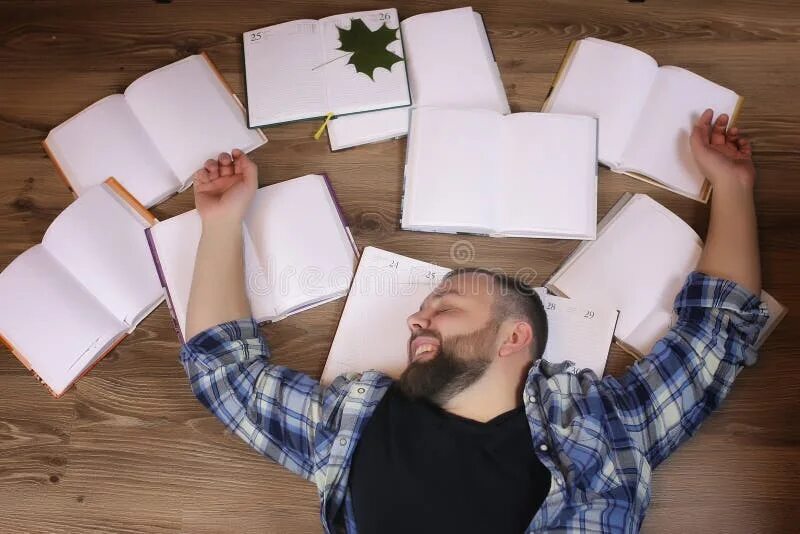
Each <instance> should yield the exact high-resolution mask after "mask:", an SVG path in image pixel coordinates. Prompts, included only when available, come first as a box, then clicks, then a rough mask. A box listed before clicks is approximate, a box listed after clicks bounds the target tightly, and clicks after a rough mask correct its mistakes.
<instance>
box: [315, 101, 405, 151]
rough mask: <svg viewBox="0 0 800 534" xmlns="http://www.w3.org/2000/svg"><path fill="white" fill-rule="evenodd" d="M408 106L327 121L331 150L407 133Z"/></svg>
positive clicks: (355, 114)
mask: <svg viewBox="0 0 800 534" xmlns="http://www.w3.org/2000/svg"><path fill="white" fill-rule="evenodd" d="M409 120H410V109H409V108H408V107H402V108H393V109H381V110H379V111H370V112H368V113H354V114H352V115H343V116H341V117H337V118H336V119H333V120H331V121H330V122H329V123H328V128H327V130H328V139H329V140H330V144H331V150H342V149H344V148H350V147H353V146H358V145H363V144H365V143H372V142H375V141H383V140H386V139H391V138H393V137H402V136H404V135H406V134H407V133H408V122H409Z"/></svg>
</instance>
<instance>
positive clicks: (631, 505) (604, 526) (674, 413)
mask: <svg viewBox="0 0 800 534" xmlns="http://www.w3.org/2000/svg"><path fill="white" fill-rule="evenodd" d="M675 311H676V314H677V320H676V321H675V324H674V326H672V328H671V329H670V330H669V331H668V332H667V334H666V335H665V336H664V337H663V338H662V339H661V340H660V341H658V343H656V345H655V346H654V347H653V350H652V352H651V353H650V354H649V355H648V356H646V357H645V358H643V359H642V360H640V361H638V362H636V363H635V364H634V365H633V366H632V367H631V368H630V370H629V371H628V372H626V373H625V375H624V376H622V377H621V378H619V379H617V378H614V377H611V376H606V377H605V378H602V379H599V378H598V377H597V376H596V375H595V374H594V373H593V372H591V371H589V370H585V371H578V370H576V369H575V368H574V366H573V365H571V364H570V363H569V362H566V363H563V364H557V365H555V364H549V363H548V362H545V361H541V360H540V361H537V362H535V363H534V365H533V366H532V368H531V370H530V373H529V374H528V377H527V381H526V384H525V387H524V398H523V402H524V404H525V410H526V413H527V416H528V420H529V422H530V428H531V434H532V436H533V444H534V447H535V449H536V453H537V455H538V456H539V459H540V460H541V461H542V463H543V464H544V465H545V466H547V468H548V469H549V470H550V473H551V475H552V484H551V489H550V492H549V494H548V495H547V498H546V499H545V501H544V503H543V504H542V506H541V507H540V509H539V510H538V512H537V513H536V515H535V516H534V518H533V520H532V522H531V524H530V526H529V528H528V530H527V531H528V532H603V533H607V532H637V531H638V529H639V526H640V525H641V522H642V520H643V518H644V514H645V511H646V509H647V507H648V504H649V503H650V480H651V471H652V469H654V468H655V467H656V466H658V464H660V463H661V462H662V461H664V459H666V458H667V456H669V455H670V453H672V451H674V450H675V449H676V448H677V447H678V446H679V445H680V444H681V443H682V442H683V441H685V440H686V439H687V438H688V437H689V436H691V435H692V434H694V433H695V432H696V431H697V429H698V428H699V426H700V424H701V423H702V422H703V420H704V419H705V418H706V417H707V416H708V415H709V414H710V413H711V412H712V411H713V410H714V409H715V408H717V406H719V404H720V402H721V401H722V400H723V399H724V398H725V396H726V395H727V394H728V392H729V391H730V388H731V385H732V384H733V381H734V378H735V377H736V375H737V374H738V373H739V371H740V370H741V369H742V368H743V367H744V366H746V365H752V364H753V363H755V360H756V350H755V348H754V343H755V341H756V338H757V337H758V334H759V331H760V329H761V327H762V326H763V324H764V322H765V321H766V316H767V312H766V307H765V306H764V305H761V304H760V301H759V299H758V298H757V297H756V296H754V295H752V294H751V293H749V292H748V291H747V290H745V289H744V288H743V287H741V286H739V285H737V284H735V283H734V282H731V281H729V280H722V279H718V278H713V277H710V276H707V275H705V274H702V273H697V272H695V273H692V274H691V275H690V276H689V277H688V279H687V281H686V283H685V285H684V286H683V288H682V290H681V291H680V293H679V294H678V296H677V297H676V299H675ZM269 360H270V355H269V350H268V348H267V344H266V341H265V340H264V338H263V337H262V336H261V334H260V332H259V329H258V325H257V324H256V322H254V321H253V320H252V319H251V320H240V321H233V322H229V323H224V324H221V325H218V326H215V327H213V328H210V329H209V330H206V331H205V332H202V333H200V334H198V335H197V336H195V337H194V338H192V339H191V340H189V342H188V343H186V344H185V345H184V346H183V348H182V350H181V363H182V364H183V366H184V367H185V369H186V372H187V373H188V375H189V378H190V380H191V387H192V390H193V391H194V394H195V395H196V396H197V398H198V399H199V400H200V401H201V402H202V403H203V404H204V405H205V406H206V407H207V408H208V409H209V410H210V411H211V412H212V413H213V414H214V415H216V416H217V417H218V418H219V419H220V420H221V421H222V423H223V424H225V426H227V427H228V428H229V429H230V430H231V431H232V432H233V433H234V434H236V435H237V436H239V437H240V438H242V439H243V440H244V441H246V442H247V443H248V444H249V445H250V446H252V447H253V448H254V449H256V450H257V451H258V452H260V453H261V454H263V455H265V456H267V457H269V458H271V459H272V460H274V461H276V462H278V463H279V464H281V465H283V466H284V467H286V468H288V469H289V470H291V471H293V472H295V473H297V474H299V475H300V476H302V477H303V478H305V479H307V480H310V481H312V482H313V483H314V484H316V486H317V489H318V491H319V495H320V499H321V510H320V515H321V519H322V524H323V526H324V529H325V532H327V533H331V532H335V531H337V529H339V528H342V527H343V528H344V529H345V530H346V531H347V532H349V533H354V532H356V531H357V529H356V524H355V520H354V514H353V505H352V501H351V498H350V493H349V490H348V477H349V473H350V465H351V460H352V458H353V452H354V450H355V448H356V446H357V444H358V440H359V437H360V436H361V433H362V430H363V428H364V424H365V423H366V422H367V420H368V419H369V418H370V416H371V415H372V413H373V412H374V410H375V407H376V406H377V405H378V403H379V402H380V400H381V398H382V397H383V395H384V393H385V392H386V390H387V388H388V387H389V385H390V383H391V379H390V378H388V377H387V376H385V375H383V374H381V373H379V372H375V371H368V372H365V373H361V374H349V375H343V376H340V377H338V378H337V379H336V380H335V381H334V382H333V383H332V384H331V385H329V386H327V387H323V386H321V385H320V384H319V382H318V381H317V380H315V379H313V378H311V377H309V376H307V375H305V374H302V373H299V372H296V371H292V370H291V369H288V368H286V367H283V366H279V365H274V364H271V363H270V361H269ZM410 513H413V511H410Z"/></svg>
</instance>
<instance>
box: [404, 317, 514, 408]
mask: <svg viewBox="0 0 800 534" xmlns="http://www.w3.org/2000/svg"><path fill="white" fill-rule="evenodd" d="M498 328H499V325H497V324H496V323H495V322H494V321H490V322H489V324H487V325H486V326H485V327H483V328H481V329H480V330H476V331H475V332H472V333H470V334H464V335H461V336H454V337H451V338H449V339H446V340H443V339H442V338H441V336H439V335H438V334H437V333H436V332H433V331H430V330H425V331H424V332H418V333H417V334H416V335H426V336H434V337H437V338H438V339H439V353H438V354H437V355H436V356H434V357H433V358H432V359H430V360H427V361H423V362H414V363H412V364H411V365H409V366H408V367H407V368H406V370H405V371H403V374H402V375H401V376H400V379H399V380H398V382H397V384H398V386H399V387H400V390H401V391H402V392H403V393H405V394H406V395H407V396H408V397H411V398H413V399H426V400H429V401H430V402H432V403H434V404H436V405H437V406H443V405H444V404H445V403H447V401H449V400H450V399H452V398H453V397H454V396H456V395H457V394H458V393H460V392H462V391H464V390H465V389H466V388H468V387H469V386H471V385H472V384H474V383H475V382H476V381H477V380H478V379H479V378H480V377H482V376H483V374H484V373H485V372H486V370H487V369H488V368H489V365H490V364H491V363H492V358H491V356H490V351H491V349H492V345H493V343H494V339H495V336H496V335H497V331H498Z"/></svg>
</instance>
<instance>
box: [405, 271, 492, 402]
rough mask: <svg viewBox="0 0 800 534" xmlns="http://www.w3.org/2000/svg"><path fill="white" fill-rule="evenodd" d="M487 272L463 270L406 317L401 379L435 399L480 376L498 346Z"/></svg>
mask: <svg viewBox="0 0 800 534" xmlns="http://www.w3.org/2000/svg"><path fill="white" fill-rule="evenodd" d="M493 304H494V297H493V296H492V292H491V278H490V277H489V276H487V275H485V274H476V273H467V274H460V275H458V276H454V277H451V278H449V279H447V280H445V281H444V282H443V283H442V284H440V285H439V287H437V288H436V289H435V290H434V291H433V292H432V293H431V294H430V295H428V297H427V298H426V299H425V301H424V302H423V303H422V306H420V309H419V311H418V312H417V313H415V314H413V315H411V316H410V317H409V318H408V326H409V329H410V330H411V336H410V339H409V343H408V358H409V366H408V368H407V369H406V370H405V371H404V372H403V375H402V376H401V377H400V380H399V385H400V387H401V389H402V390H403V391H405V393H406V394H407V395H409V396H411V397H414V398H426V399H428V400H430V401H432V402H434V403H436V404H438V405H442V404H444V403H445V402H447V401H448V400H449V399H450V398H452V397H453V396H454V395H456V394H457V393H459V392H460V391H462V390H463V389H464V388H466V387H468V386H469V385H471V384H472V383H474V382H475V381H476V380H477V379H479V378H480V377H481V376H482V375H483V373H484V372H485V371H486V369H487V368H488V366H489V364H490V363H491V362H492V361H493V359H494V356H495V354H496V352H497V332H498V328H499V324H498V323H497V322H496V321H495V319H494V317H493V313H492V307H493Z"/></svg>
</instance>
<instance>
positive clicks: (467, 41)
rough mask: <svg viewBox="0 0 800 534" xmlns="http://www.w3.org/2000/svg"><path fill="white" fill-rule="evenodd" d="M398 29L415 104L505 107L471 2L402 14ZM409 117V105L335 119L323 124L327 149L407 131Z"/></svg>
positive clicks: (499, 109) (504, 110) (506, 109)
mask: <svg viewBox="0 0 800 534" xmlns="http://www.w3.org/2000/svg"><path fill="white" fill-rule="evenodd" d="M400 28H401V30H402V32H403V48H404V49H405V53H406V65H407V70H408V81H409V85H410V87H411V100H412V102H413V104H414V105H415V106H444V107H453V108H478V109H489V110H493V111H497V112H498V113H503V114H506V113H508V112H509V107H508V100H507V99H506V93H505V90H504V89H503V81H502V80H501V79H500V71H499V70H498V68H497V63H495V60H494V54H493V53H492V47H491V46H490V45H489V38H488V37H487V35H486V28H485V27H484V25H483V18H482V17H481V16H480V14H479V13H476V12H474V11H472V8H471V7H462V8H458V9H448V10H446V11H437V12H434V13H423V14H421V15H414V16H413V17H409V18H407V19H405V20H404V21H403V22H401V23H400ZM443 35H446V38H443ZM408 121H409V108H397V109H389V110H383V111H373V112H370V113H360V114H357V115H348V116H346V117H339V118H336V119H334V120H332V121H331V122H330V123H329V124H328V140H329V141H330V145H331V150H340V149H343V148H349V147H353V146H357V145H362V144H365V143H374V142H377V141H385V140H386V139H392V138H394V137H400V136H403V135H406V134H407V133H408Z"/></svg>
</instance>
